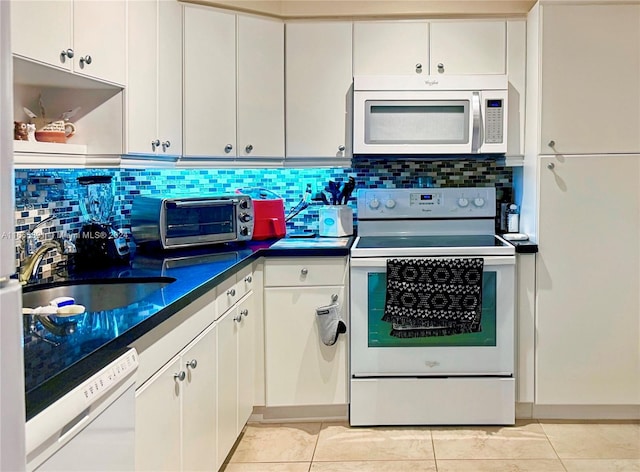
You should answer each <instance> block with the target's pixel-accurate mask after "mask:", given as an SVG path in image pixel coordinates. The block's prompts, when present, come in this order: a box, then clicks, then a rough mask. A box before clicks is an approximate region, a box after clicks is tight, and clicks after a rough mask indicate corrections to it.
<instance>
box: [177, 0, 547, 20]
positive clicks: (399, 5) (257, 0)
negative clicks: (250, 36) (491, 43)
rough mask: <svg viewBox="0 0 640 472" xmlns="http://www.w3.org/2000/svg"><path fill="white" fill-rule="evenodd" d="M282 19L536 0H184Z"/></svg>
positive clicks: (463, 11) (504, 10)
mask: <svg viewBox="0 0 640 472" xmlns="http://www.w3.org/2000/svg"><path fill="white" fill-rule="evenodd" d="M183 1H186V2H187V3H198V4H202V5H210V6H215V7H220V8H225V9H231V10H235V11H244V12H250V13H259V14H262V15H267V16H272V17H276V18H281V19H320V18H325V19H330V18H344V19H347V18H353V19H356V18H358V19H363V18H394V19H399V18H441V17H447V18H468V17H476V18H477V17H496V16H499V17H502V16H504V17H513V16H524V15H526V13H527V12H528V11H529V10H531V7H533V5H534V4H535V3H536V0H399V1H386V0H183Z"/></svg>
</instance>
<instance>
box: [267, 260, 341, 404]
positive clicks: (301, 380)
mask: <svg viewBox="0 0 640 472" xmlns="http://www.w3.org/2000/svg"><path fill="white" fill-rule="evenodd" d="M347 273H348V263H347V258H344V257H335V258H331V257H329V258H317V257H309V258H299V259H286V258H284V259H275V258H274V259H267V260H266V261H265V290H264V315H265V384H266V406H267V407H275V406H304V405H338V404H346V403H347V402H348V395H347V385H348V383H347V378H348V369H347V365H348V364H347V360H348V353H347V336H346V335H339V336H338V339H337V342H336V343H335V344H334V345H332V346H326V345H325V344H324V343H323V342H322V340H321V338H320V333H319V330H318V324H317V322H316V308H317V307H320V306H326V305H330V304H331V303H332V302H334V301H335V302H336V303H338V304H339V306H340V309H341V313H342V317H343V319H344V320H345V322H346V321H347V320H348V307H349V302H348V296H347V294H348V287H347V282H346V281H347Z"/></svg>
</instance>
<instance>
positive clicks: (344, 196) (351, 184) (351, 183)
mask: <svg viewBox="0 0 640 472" xmlns="http://www.w3.org/2000/svg"><path fill="white" fill-rule="evenodd" d="M355 188H356V180H355V179H354V178H353V177H349V180H347V183H345V184H344V185H343V186H342V189H341V191H340V196H339V197H338V205H346V204H347V202H348V201H349V198H350V197H351V194H352V193H353V191H354V189H355Z"/></svg>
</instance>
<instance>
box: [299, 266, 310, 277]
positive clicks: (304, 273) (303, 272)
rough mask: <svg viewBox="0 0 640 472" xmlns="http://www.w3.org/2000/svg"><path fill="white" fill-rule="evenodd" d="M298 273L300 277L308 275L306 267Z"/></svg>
mask: <svg viewBox="0 0 640 472" xmlns="http://www.w3.org/2000/svg"><path fill="white" fill-rule="evenodd" d="M300 273H301V274H302V275H307V274H308V273H309V269H307V268H306V267H303V268H302V270H301V271H300Z"/></svg>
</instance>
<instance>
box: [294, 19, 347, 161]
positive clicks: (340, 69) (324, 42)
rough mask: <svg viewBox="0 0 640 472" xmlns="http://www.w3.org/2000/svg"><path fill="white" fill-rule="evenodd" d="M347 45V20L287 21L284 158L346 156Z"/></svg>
mask: <svg viewBox="0 0 640 472" xmlns="http://www.w3.org/2000/svg"><path fill="white" fill-rule="evenodd" d="M351 43H352V24H351V23H350V22H317V23H307V22H305V23H287V25H286V48H285V51H286V61H285V64H286V65H285V80H286V153H287V159H289V158H299V157H303V158H308V157H312V158H315V157H318V158H334V159H335V158H345V157H349V156H350V155H351V132H350V129H351V126H350V123H349V115H348V104H349V103H350V102H351V95H352V94H351V83H352V67H351V51H352V48H351Z"/></svg>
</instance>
